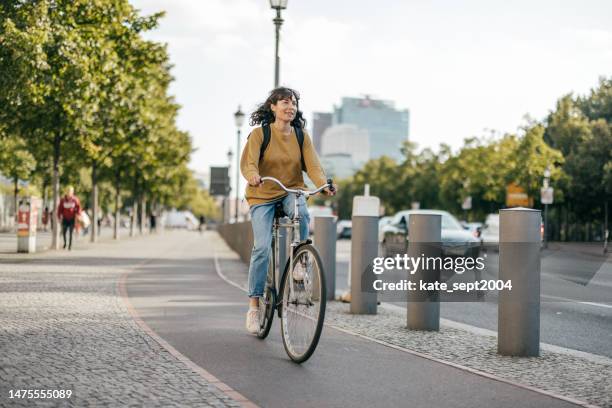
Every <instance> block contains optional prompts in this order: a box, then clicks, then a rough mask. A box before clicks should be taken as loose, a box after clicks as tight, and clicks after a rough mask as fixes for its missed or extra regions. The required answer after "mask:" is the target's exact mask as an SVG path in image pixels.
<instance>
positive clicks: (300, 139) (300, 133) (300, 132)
mask: <svg viewBox="0 0 612 408" xmlns="http://www.w3.org/2000/svg"><path fill="white" fill-rule="evenodd" d="M293 128H294V129H295V137H297V140H298V144H299V145H300V161H301V162H302V171H306V163H304V151H303V150H304V131H303V130H302V128H301V127H299V126H294V127H293Z"/></svg>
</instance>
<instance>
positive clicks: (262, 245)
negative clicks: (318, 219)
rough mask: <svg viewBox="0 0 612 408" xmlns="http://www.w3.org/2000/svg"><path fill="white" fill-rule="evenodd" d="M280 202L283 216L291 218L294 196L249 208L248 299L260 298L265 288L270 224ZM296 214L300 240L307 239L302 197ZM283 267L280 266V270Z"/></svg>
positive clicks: (305, 208)
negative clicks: (275, 208)
mask: <svg viewBox="0 0 612 408" xmlns="http://www.w3.org/2000/svg"><path fill="white" fill-rule="evenodd" d="M278 202H282V203H283V209H284V211H285V214H287V216H289V217H290V218H291V217H293V206H294V202H295V194H288V195H286V196H285V197H283V198H281V199H278V200H275V201H271V202H269V203H263V204H257V205H254V206H253V207H251V210H250V212H251V225H252V226H253V238H254V243H253V252H252V253H251V263H250V265H249V297H261V296H263V291H264V288H265V286H266V276H267V274H268V263H269V262H270V255H271V254H270V249H271V245H272V223H273V222H274V206H275V204H276V203H278ZM298 214H299V215H300V217H301V218H300V239H301V240H305V239H307V238H308V222H309V221H310V215H309V214H308V208H307V207H306V199H305V198H304V196H302V197H300V198H299V200H298ZM283 268H284V265H281V270H282V269H283Z"/></svg>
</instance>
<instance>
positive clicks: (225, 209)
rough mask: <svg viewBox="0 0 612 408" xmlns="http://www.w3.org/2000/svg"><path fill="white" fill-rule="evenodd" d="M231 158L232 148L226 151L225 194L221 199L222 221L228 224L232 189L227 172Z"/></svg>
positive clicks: (232, 155)
mask: <svg viewBox="0 0 612 408" xmlns="http://www.w3.org/2000/svg"><path fill="white" fill-rule="evenodd" d="M232 157H234V154H233V153H232V148H231V147H230V148H229V149H228V150H227V163H228V165H227V178H228V180H227V191H226V192H225V196H224V197H223V219H224V220H225V221H226V222H227V223H228V224H229V214H230V210H229V198H230V192H231V191H232V187H231V186H230V184H229V175H230V173H229V170H230V168H231V167H232Z"/></svg>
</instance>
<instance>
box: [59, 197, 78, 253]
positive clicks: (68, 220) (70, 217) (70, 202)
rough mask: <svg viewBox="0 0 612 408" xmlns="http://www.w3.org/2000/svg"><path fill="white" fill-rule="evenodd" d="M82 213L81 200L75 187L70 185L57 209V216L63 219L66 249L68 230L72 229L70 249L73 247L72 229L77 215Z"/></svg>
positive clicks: (69, 242)
mask: <svg viewBox="0 0 612 408" xmlns="http://www.w3.org/2000/svg"><path fill="white" fill-rule="evenodd" d="M80 213H81V202H80V201H79V199H78V198H77V196H75V195H74V188H73V187H72V186H69V187H68V188H67V189H66V195H65V196H64V197H62V199H61V200H60V204H59V207H58V209H57V217H58V218H59V219H60V220H61V221H62V236H63V237H64V249H66V230H69V231H70V239H69V241H68V250H71V249H72V231H73V230H74V224H75V222H76V217H77V216H78V215H79V214H80Z"/></svg>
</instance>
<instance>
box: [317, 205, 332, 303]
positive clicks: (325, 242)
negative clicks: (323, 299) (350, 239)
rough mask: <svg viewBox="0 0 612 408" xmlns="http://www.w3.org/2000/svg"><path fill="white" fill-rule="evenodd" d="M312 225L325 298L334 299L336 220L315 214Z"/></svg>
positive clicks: (329, 216)
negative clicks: (320, 265)
mask: <svg viewBox="0 0 612 408" xmlns="http://www.w3.org/2000/svg"><path fill="white" fill-rule="evenodd" d="M314 225H315V228H314V230H315V233H314V244H315V245H316V247H317V249H318V250H319V254H320V255H321V261H322V262H323V268H324V271H325V283H326V286H327V300H334V296H335V294H336V220H335V218H334V217H333V216H331V215H323V216H316V217H315V219H314Z"/></svg>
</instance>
